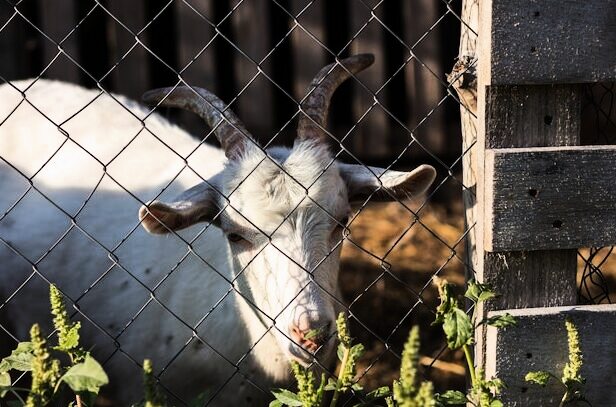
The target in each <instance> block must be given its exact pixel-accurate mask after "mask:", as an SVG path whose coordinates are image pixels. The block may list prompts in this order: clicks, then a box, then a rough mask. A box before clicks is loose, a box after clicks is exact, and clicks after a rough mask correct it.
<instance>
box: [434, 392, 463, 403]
mask: <svg viewBox="0 0 616 407" xmlns="http://www.w3.org/2000/svg"><path fill="white" fill-rule="evenodd" d="M436 398H437V400H438V401H439V403H441V404H444V405H446V406H451V405H459V404H466V402H467V399H466V394H464V393H462V392H461V391H457V390H447V391H446V392H445V393H443V394H438V395H437V396H436Z"/></svg>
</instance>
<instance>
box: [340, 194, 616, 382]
mask: <svg viewBox="0 0 616 407" xmlns="http://www.w3.org/2000/svg"><path fill="white" fill-rule="evenodd" d="M407 205H409V207H410V208H411V209H413V210H417V204H416V203H415V204H413V203H407ZM414 219H415V217H414V215H413V214H412V213H411V212H410V211H409V210H408V209H407V208H405V207H404V206H403V205H402V204H400V203H397V202H395V203H387V204H372V205H369V206H367V207H365V208H364V209H362V210H361V211H360V212H359V215H358V216H357V218H356V219H355V220H353V222H352V223H351V226H350V230H351V240H352V242H351V243H347V244H346V245H345V248H344V249H343V253H342V259H343V263H342V266H341V288H342V291H343V296H344V298H345V300H346V301H347V304H350V314H351V315H352V319H351V328H352V333H353V335H354V336H355V337H356V339H357V340H358V341H360V342H362V343H363V344H364V345H365V346H366V349H367V352H366V355H365V356H364V358H363V361H362V363H361V365H360V368H359V371H358V372H359V374H360V375H362V376H363V377H362V380H361V383H362V384H363V385H364V387H365V388H367V389H374V388H376V387H378V386H381V385H391V382H392V379H394V378H397V377H398V376H397V375H398V370H399V359H398V358H397V356H396V354H400V352H401V350H402V347H403V344H404V341H405V340H406V337H407V335H408V332H409V329H410V327H411V326H412V325H419V326H420V328H421V339H422V346H421V355H422V357H421V360H420V361H421V364H422V365H424V366H426V368H425V370H424V372H423V373H424V376H425V378H426V379H429V380H431V381H433V382H434V384H435V387H436V390H437V391H443V390H446V389H462V388H464V386H465V380H466V379H465V370H464V367H463V358H464V356H463V354H462V353H461V352H451V351H449V350H447V349H446V346H445V339H444V336H443V334H442V331H441V328H440V327H435V326H431V323H432V321H433V320H434V309H435V307H436V306H437V305H438V298H437V293H436V288H435V287H434V286H433V285H432V284H431V278H432V276H433V275H435V274H438V275H439V276H440V277H445V278H447V279H448V280H449V281H450V282H452V283H454V284H456V285H457V286H458V290H459V292H460V293H462V290H463V287H464V281H465V279H464V264H463V261H464V260H463V259H464V240H463V234H464V233H463V231H464V221H463V206H462V202H461V195H460V197H459V199H458V200H453V201H451V200H449V199H448V201H447V204H444V203H439V202H430V203H429V204H427V205H426V206H424V207H423V208H421V209H420V210H419V212H418V221H414ZM588 255H589V250H588V249H583V250H580V255H579V256H578V260H579V267H578V269H579V272H578V286H579V280H580V276H581V270H582V269H583V266H584V258H588ZM593 263H594V264H595V265H600V269H601V271H602V275H603V278H604V282H605V284H607V285H608V287H609V288H610V290H609V292H610V293H612V294H613V293H615V292H616V254H615V253H609V251H608V249H602V250H601V251H600V252H599V253H598V254H597V255H596V256H595V257H594V259H593ZM593 280H594V281H599V276H598V275H595V276H594V277H593ZM587 281H590V280H587ZM590 287H591V290H593V292H594V293H596V292H597V289H596V286H595V285H594V284H593V283H592V282H590Z"/></svg>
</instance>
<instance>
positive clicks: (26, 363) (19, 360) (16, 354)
mask: <svg viewBox="0 0 616 407" xmlns="http://www.w3.org/2000/svg"><path fill="white" fill-rule="evenodd" d="M32 358H33V356H32V343H31V342H19V343H18V344H17V348H15V349H14V350H13V351H12V352H11V354H10V355H9V356H7V357H5V358H4V359H2V362H0V373H5V372H8V371H9V370H11V369H15V370H19V371H21V372H29V371H31V370H32Z"/></svg>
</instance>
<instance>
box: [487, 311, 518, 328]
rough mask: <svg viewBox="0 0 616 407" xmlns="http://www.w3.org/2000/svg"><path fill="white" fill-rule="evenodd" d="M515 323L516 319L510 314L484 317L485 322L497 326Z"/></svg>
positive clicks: (513, 324) (501, 326) (502, 326)
mask: <svg viewBox="0 0 616 407" xmlns="http://www.w3.org/2000/svg"><path fill="white" fill-rule="evenodd" d="M517 323H518V321H516V319H515V317H514V316H513V315H511V314H503V315H495V316H492V317H490V318H488V319H486V324H488V325H491V326H495V327H497V328H505V327H508V326H515V325H516V324H517Z"/></svg>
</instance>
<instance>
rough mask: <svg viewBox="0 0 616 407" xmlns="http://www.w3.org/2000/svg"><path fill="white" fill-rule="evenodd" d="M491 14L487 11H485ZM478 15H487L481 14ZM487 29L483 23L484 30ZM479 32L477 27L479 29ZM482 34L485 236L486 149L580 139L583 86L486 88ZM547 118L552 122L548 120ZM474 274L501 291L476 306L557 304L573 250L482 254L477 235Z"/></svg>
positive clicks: (572, 290) (565, 291)
mask: <svg viewBox="0 0 616 407" xmlns="http://www.w3.org/2000/svg"><path fill="white" fill-rule="evenodd" d="M488 14H489V13H488ZM480 15H481V16H482V18H484V17H485V15H486V14H485V13H484V12H483V9H482V12H481V13H480ZM485 28H486V27H485V26H483V29H485ZM480 30H481V28H480ZM485 38H486V37H485V34H484V33H483V31H480V46H479V49H480V50H481V51H480V52H481V54H480V57H479V64H480V67H479V68H480V69H479V78H478V81H479V83H478V126H479V127H478V154H479V156H478V160H477V164H478V165H477V168H476V170H477V177H478V178H477V179H478V180H479V181H478V184H477V186H478V190H477V193H478V195H477V204H478V218H477V221H478V223H477V225H476V227H475V229H474V231H475V233H477V236H479V237H481V236H483V230H484V227H485V225H484V223H485V213H484V209H485V208H484V207H485V205H484V200H485V198H484V197H485V191H484V168H483V163H484V160H485V149H494V148H510V147H542V146H550V145H552V146H558V145H576V144H578V143H579V133H580V123H579V122H580V106H581V89H580V87H579V86H572V85H558V86H486V84H485V83H484V80H485V79H486V76H485V75H484V74H483V73H484V72H485V69H486V67H485V66H483V65H484V64H486V63H489V61H486V60H485V59H483V60H482V57H481V55H484V52H485V47H486V46H489V44H486V43H485V42H483V41H484V39H485ZM547 116H549V117H551V118H552V120H551V121H550V120H547V121H546V117H547ZM476 243H477V246H476V250H477V256H478V266H477V270H476V277H477V279H478V280H479V281H482V282H484V283H486V284H488V285H490V286H492V287H493V288H494V289H495V290H496V291H497V292H498V293H500V294H501V295H500V296H499V297H498V298H496V299H494V300H492V301H489V302H488V303H486V304H485V305H484V306H483V307H481V308H480V310H479V315H480V317H483V316H485V315H486V313H487V312H489V311H491V310H499V309H511V308H525V307H541V306H558V305H570V304H574V303H575V302H576V300H577V289H576V284H575V276H576V269H577V265H576V251H575V250H536V251H530V252H529V251H510V252H500V253H493V252H486V251H485V249H484V245H483V239H481V238H479V239H476ZM485 333H486V332H485V329H484V330H483V331H479V332H478V335H477V337H476V340H477V348H476V351H477V355H478V359H477V360H478V365H479V366H480V367H481V366H483V364H484V362H485V360H484V359H483V358H484V357H485V355H486V353H485Z"/></svg>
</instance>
